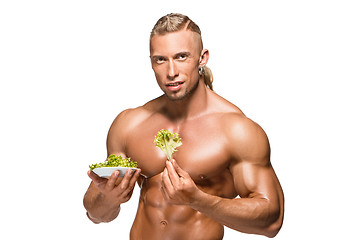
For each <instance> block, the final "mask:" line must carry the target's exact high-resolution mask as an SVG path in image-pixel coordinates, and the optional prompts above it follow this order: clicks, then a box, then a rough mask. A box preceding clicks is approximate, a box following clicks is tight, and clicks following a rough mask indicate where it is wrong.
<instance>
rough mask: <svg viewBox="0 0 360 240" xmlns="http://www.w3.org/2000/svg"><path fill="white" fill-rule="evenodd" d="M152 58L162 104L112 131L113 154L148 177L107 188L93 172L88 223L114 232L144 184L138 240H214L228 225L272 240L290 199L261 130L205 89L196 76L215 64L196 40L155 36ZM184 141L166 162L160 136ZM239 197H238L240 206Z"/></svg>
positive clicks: (114, 181)
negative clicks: (111, 226)
mask: <svg viewBox="0 0 360 240" xmlns="http://www.w3.org/2000/svg"><path fill="white" fill-rule="evenodd" d="M150 58H151V63H152V68H153V70H154V72H155V76H156V79H157V82H158V84H159V86H160V88H161V89H162V91H163V92H164V95H163V96H161V97H159V98H157V99H154V100H152V101H150V102H148V103H146V104H145V105H143V106H141V107H138V108H135V109H128V110H125V111H123V112H122V113H120V114H119V116H118V117H117V118H116V119H115V120H114V122H113V124H112V126H111V127H110V130H109V134H108V139H107V151H108V154H109V155H110V154H116V155H122V156H123V157H131V159H132V160H134V161H136V162H137V163H138V167H139V168H140V169H141V170H137V171H136V172H135V173H133V174H132V173H131V172H130V171H129V172H127V173H126V175H125V176H124V177H123V178H119V177H118V174H119V173H118V172H114V173H113V174H112V176H111V177H110V178H109V179H106V178H100V177H98V176H97V175H96V174H95V173H93V172H90V171H89V172H88V175H89V177H90V178H91V179H92V182H91V184H90V186H89V189H88V191H87V192H86V194H85V196H84V206H85V208H86V210H87V214H88V217H89V218H90V219H91V220H92V221H93V222H94V223H100V222H109V221H112V220H113V219H115V218H116V217H117V216H118V214H119V212H120V205H121V204H122V203H124V202H126V201H128V200H129V199H130V197H131V195H132V192H133V189H134V186H135V184H136V182H138V184H139V186H140V188H141V193H140V199H139V206H138V211H137V214H136V217H135V220H134V223H133V226H132V228H131V232H130V239H131V240H139V239H146V240H152V239H154V240H159V239H171V240H177V239H178V240H186V239H191V240H196V239H199V240H200V239H201V240H210V239H211V240H213V239H214V240H215V239H216V240H217V239H222V238H223V235H224V225H225V226H228V227H230V228H233V229H235V230H237V231H240V232H245V233H254V234H262V235H265V236H268V237H274V236H275V235H276V234H277V233H278V231H279V230H280V228H281V225H282V221H283V215H284V197H283V192H282V189H281V186H280V183H279V181H278V179H277V177H276V174H275V172H274V170H273V168H272V165H271V163H270V146H269V141H268V138H267V136H266V134H265V132H264V131H263V129H262V128H261V127H260V126H259V125H258V124H256V123H255V122H253V121H252V120H250V119H249V118H247V117H246V116H245V115H244V114H243V113H242V111H241V110H240V109H239V108H238V107H236V106H235V105H233V104H231V103H230V102H228V101H226V100H225V99H223V98H222V97H220V96H219V95H217V94H216V93H215V92H213V91H211V90H210V89H209V88H207V87H206V86H205V84H204V81H203V79H202V78H203V76H201V75H199V71H198V70H199V68H200V67H202V66H205V64H206V63H207V61H208V59H209V52H208V50H206V49H204V50H201V49H200V36H199V34H197V33H194V32H192V31H189V30H181V31H177V32H173V33H167V34H165V35H155V36H154V37H152V38H151V42H150ZM163 128H164V129H169V130H170V131H172V132H177V133H179V135H180V137H181V138H182V143H183V145H182V146H180V147H179V148H178V151H177V152H176V153H175V154H174V155H173V158H174V159H172V160H171V161H167V159H166V156H165V154H164V153H163V152H162V151H161V150H160V149H159V148H157V147H155V144H154V143H153V141H154V137H155V136H156V134H157V132H158V131H159V130H161V129H163ZM237 196H240V197H237Z"/></svg>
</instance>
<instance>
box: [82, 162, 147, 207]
mask: <svg viewBox="0 0 360 240" xmlns="http://www.w3.org/2000/svg"><path fill="white" fill-rule="evenodd" d="M140 172H141V170H140V169H136V171H135V172H133V171H132V170H130V169H128V170H127V171H126V173H125V175H124V177H119V171H114V172H113V173H112V174H111V176H110V178H108V179H107V178H102V177H99V176H98V175H96V174H95V173H94V172H92V171H88V176H89V177H90V178H91V180H92V181H93V183H94V184H95V186H96V187H97V188H98V190H99V191H100V193H101V194H102V197H103V200H104V201H105V202H106V203H107V204H110V205H112V206H118V205H120V204H122V203H125V202H127V201H129V199H130V198H131V196H132V193H133V190H134V187H135V184H136V181H137V179H138V178H139V176H140Z"/></svg>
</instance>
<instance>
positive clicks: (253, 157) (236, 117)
mask: <svg viewBox="0 0 360 240" xmlns="http://www.w3.org/2000/svg"><path fill="white" fill-rule="evenodd" d="M222 122H223V124H222V131H223V132H224V134H225V136H226V139H227V146H228V149H229V152H230V154H231V156H232V157H233V159H234V160H236V161H242V162H252V163H258V164H265V165H267V164H268V163H269V161H270V144H269V140H268V137H267V135H266V133H265V131H264V130H263V129H262V127H261V126H260V125H259V124H257V123H256V122H254V121H253V120H251V119H250V118H248V117H246V116H245V115H244V114H242V113H235V112H233V113H227V114H224V116H223V119H222Z"/></svg>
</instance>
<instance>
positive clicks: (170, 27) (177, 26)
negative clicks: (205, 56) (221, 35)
mask: <svg viewBox="0 0 360 240" xmlns="http://www.w3.org/2000/svg"><path fill="white" fill-rule="evenodd" d="M183 29H187V30H190V31H192V32H196V33H198V34H199V35H200V44H201V45H200V50H202V49H203V42H202V39H201V31H200V28H199V26H198V25H197V24H196V23H194V22H193V21H192V20H191V19H190V18H189V17H188V16H185V15H183V14H180V13H170V14H167V15H165V16H163V17H161V18H160V19H159V20H158V21H157V22H156V24H155V26H154V27H153V29H152V31H151V34H150V40H151V38H152V37H153V36H155V35H165V34H167V33H171V32H177V31H180V30H183ZM200 74H203V75H204V82H205V84H206V86H207V87H208V88H210V89H211V90H213V84H212V83H213V75H212V72H211V70H210V68H209V67H207V66H204V69H203V71H200Z"/></svg>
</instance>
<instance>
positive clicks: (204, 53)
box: [199, 49, 209, 68]
mask: <svg viewBox="0 0 360 240" xmlns="http://www.w3.org/2000/svg"><path fill="white" fill-rule="evenodd" d="M208 61H209V50H207V49H203V50H202V51H201V54H200V59H199V68H201V67H204V66H205V65H206V64H207V62H208Z"/></svg>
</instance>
